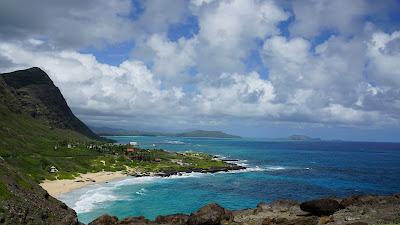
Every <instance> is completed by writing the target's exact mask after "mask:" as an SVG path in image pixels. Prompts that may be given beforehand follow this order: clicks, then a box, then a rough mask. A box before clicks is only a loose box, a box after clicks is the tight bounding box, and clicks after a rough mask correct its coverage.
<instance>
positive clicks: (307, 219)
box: [277, 216, 319, 225]
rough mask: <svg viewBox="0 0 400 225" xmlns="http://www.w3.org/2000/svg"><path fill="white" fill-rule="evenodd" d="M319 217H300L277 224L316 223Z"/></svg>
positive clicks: (302, 224) (309, 224)
mask: <svg viewBox="0 0 400 225" xmlns="http://www.w3.org/2000/svg"><path fill="white" fill-rule="evenodd" d="M318 224H319V218H318V217H316V216H307V217H301V218H297V219H294V220H288V221H285V222H282V223H277V225H318Z"/></svg>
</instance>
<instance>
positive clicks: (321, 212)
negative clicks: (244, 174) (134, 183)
mask: <svg viewBox="0 0 400 225" xmlns="http://www.w3.org/2000/svg"><path fill="white" fill-rule="evenodd" d="M0 103H1V104H0V116H1V120H0V139H1V141H0V224H13V225H14V224H50V225H56V224H61V225H78V224H81V223H80V222H79V221H78V219H77V215H76V212H75V211H73V210H72V209H71V208H69V207H68V206H67V205H66V204H64V203H62V202H60V201H59V200H57V199H56V198H54V197H53V196H55V197H56V196H57V195H59V194H61V193H64V192H68V191H70V190H72V189H75V188H80V187H83V186H85V185H89V184H92V183H97V182H107V181H110V180H113V179H117V178H123V177H126V176H135V177H140V176H161V177H166V176H171V175H176V176H180V175H182V174H184V173H192V172H199V173H215V172H227V171H231V170H243V169H245V167H243V166H240V165H236V164H234V161H227V160H225V161H224V160H221V159H219V158H218V157H215V156H213V155H209V154H204V153H199V152H186V153H179V152H168V151H165V150H163V149H144V148H140V146H137V145H136V143H133V142H132V143H129V144H126V145H121V144H116V143H113V142H111V141H110V140H107V139H105V138H102V137H100V136H98V135H96V134H95V133H93V132H92V131H91V130H90V129H89V128H88V127H87V126H86V125H85V124H84V123H83V122H81V121H80V120H79V119H78V118H77V117H75V115H74V114H73V113H72V111H71V110H70V109H69V107H68V105H67V103H66V101H65V100H64V98H63V96H62V94H61V92H60V90H59V89H58V88H57V87H56V86H55V85H54V84H53V82H52V80H51V79H50V78H49V77H48V75H47V74H46V73H45V72H44V71H42V70H41V69H40V68H36V67H34V68H30V69H27V70H20V71H15V72H12V73H6V74H1V75H0ZM198 133H199V132H197V134H198ZM297 139H299V137H296V140H297ZM39 184H40V185H41V186H39ZM42 187H43V188H44V189H43V188H42ZM46 190H47V191H46ZM398 223H400V195H393V196H373V195H366V196H349V197H348V198H334V197H332V198H325V199H317V200H313V201H306V202H303V203H298V202H294V201H291V200H280V201H275V202H272V203H268V204H267V203H260V204H259V205H258V206H257V207H256V208H253V209H245V210H236V211H230V210H228V209H225V208H223V207H221V206H219V205H218V204H209V205H206V206H204V207H203V208H201V209H199V210H198V211H196V212H193V213H192V214H190V215H185V214H174V215H167V216H159V217H157V218H156V219H155V220H154V221H150V220H148V219H146V218H144V217H128V218H125V219H122V220H120V219H118V218H116V217H113V216H110V215H104V216H101V217H99V218H97V219H95V220H94V221H93V222H91V223H89V224H91V225H117V224H120V225H122V224H125V225H129V224H130V225H134V224H136V225H139V224H175V225H178V224H179V225H186V224H188V225H214V224H215V225H218V224H238V225H239V224H244V225H247V224H249V225H250V224H259V225H261V224H263V225H267V224H353V225H355V224H358V225H361V224H398Z"/></svg>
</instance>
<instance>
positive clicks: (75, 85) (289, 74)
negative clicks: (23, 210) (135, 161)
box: [0, 0, 400, 128]
mask: <svg viewBox="0 0 400 225" xmlns="http://www.w3.org/2000/svg"><path fill="white" fill-rule="evenodd" d="M138 2H139V5H137V4H132V2H131V1H128V0H112V1H96V2H95V3H94V2H86V1H85V2H82V1H68V2H64V3H59V2H56V1H45V0H40V1H38V2H37V3H36V4H35V5H33V6H32V7H31V8H30V10H29V11H25V10H24V9H23V8H22V7H20V6H21V4H22V1H19V0H17V1H12V2H11V1H9V2H1V3H0V70H1V71H11V70H14V69H22V68H25V67H30V66H39V67H41V68H43V69H44V70H45V71H46V72H48V73H49V75H50V76H51V78H52V79H53V80H54V81H55V83H56V84H57V85H58V86H59V87H60V89H61V90H62V92H63V94H64V95H65V97H66V99H67V100H68V103H69V104H70V105H71V107H72V109H73V110H74V111H75V112H76V113H77V114H78V115H79V116H80V117H81V118H83V119H84V120H85V121H88V122H91V123H96V124H99V123H100V124H108V125H110V126H113V125H121V126H122V125H124V124H125V126H129V124H135V125H138V124H140V125H142V126H144V127H154V126H159V125H160V126H168V127H174V128H179V127H180V128H186V127H187V126H191V127H193V126H196V125H198V126H206V125H208V126H219V125H221V124H230V123H233V121H238V120H240V121H253V122H254V121H256V122H255V123H259V122H261V121H284V122H293V123H314V124H322V125H326V124H333V125H338V124H339V125H382V124H383V125H385V124H392V125H393V124H399V121H400V118H399V115H400V113H399V112H400V100H399V99H400V97H399V96H400V74H399V72H398V71H399V70H397V67H396V66H397V64H398V62H400V32H399V31H393V30H392V31H388V30H385V29H381V30H380V29H379V25H376V24H374V21H367V20H366V17H368V16H370V15H377V14H379V15H381V13H382V12H386V11H385V10H386V9H387V6H382V4H378V3H372V4H370V3H371V2H369V1H367V0H365V1H364V0H355V1H351V2H349V1H344V2H342V1H335V2H332V1H317V2H316V1H312V0H306V1H302V2H299V1H293V2H290V3H289V4H287V5H285V7H282V5H279V4H282V3H281V2H278V3H277V2H275V1H273V0H248V1H242V0H191V1H184V0H176V1H162V0H151V1H138ZM391 4H394V3H392V2H391V3H390V4H389V5H391ZM343 5H346V7H343ZM135 12H136V13H135ZM188 18H195V19H194V22H195V23H197V24H196V26H197V29H195V31H196V32H195V33H192V34H191V35H186V36H185V35H182V36H181V37H178V38H176V39H174V38H170V37H169V28H170V27H171V26H178V27H179V26H180V25H182V24H184V23H185V21H186V20H187V19H188ZM379 18H380V19H381V17H379ZM282 22H284V24H286V25H284V26H283V24H282ZM285 26H286V27H285ZM183 27H184V26H183ZM182 29H183V28H182ZM325 31H328V33H334V35H330V36H329V37H326V38H323V39H319V38H317V39H318V40H317V41H316V40H315V37H318V36H319V35H321V34H323V33H324V32H325ZM132 40H133V41H134V47H133V49H132V52H131V54H130V55H129V56H128V55H127V56H126V58H127V60H124V61H123V62H121V63H120V65H117V66H112V65H109V64H107V63H106V62H103V61H102V62H100V61H99V59H97V58H96V57H95V55H94V54H91V53H86V54H84V53H82V51H81V50H82V49H83V48H85V47H88V46H92V45H105V46H110V44H114V43H121V42H125V41H132ZM127 51H129V50H127ZM257 53H259V56H260V58H261V59H260V61H261V62H257V63H258V64H260V65H259V66H263V67H265V68H266V69H265V70H266V72H264V73H262V72H260V71H258V72H257V71H253V70H252V69H249V68H248V67H247V66H246V60H248V57H249V56H250V55H251V54H256V55H257ZM127 124H128V125H127ZM155 124H156V125H155Z"/></svg>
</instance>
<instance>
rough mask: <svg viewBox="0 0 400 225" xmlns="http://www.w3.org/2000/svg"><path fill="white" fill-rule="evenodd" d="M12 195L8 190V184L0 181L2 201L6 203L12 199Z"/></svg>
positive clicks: (0, 197) (0, 198)
mask: <svg viewBox="0 0 400 225" xmlns="http://www.w3.org/2000/svg"><path fill="white" fill-rule="evenodd" d="M10 195H11V193H10V191H9V190H8V188H7V186H6V184H4V183H3V182H1V181H0V200H1V201H4V200H6V199H8V198H9V197H10Z"/></svg>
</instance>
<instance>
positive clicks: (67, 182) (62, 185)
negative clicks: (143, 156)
mask: <svg viewBox="0 0 400 225" xmlns="http://www.w3.org/2000/svg"><path fill="white" fill-rule="evenodd" d="M246 169H247V168H246V167H244V166H241V165H239V164H237V163H227V166H225V167H218V168H207V169H201V168H191V169H186V170H171V171H163V172H158V173H154V172H140V171H137V170H135V169H130V170H129V171H117V172H106V171H102V172H96V173H85V174H80V175H79V176H78V177H76V178H74V179H62V180H44V181H42V182H41V183H40V184H39V185H40V186H41V187H42V188H43V189H44V190H46V191H47V192H48V193H49V195H51V196H53V197H55V198H57V197H58V196H60V195H62V194H66V193H68V192H71V191H74V190H76V189H79V188H83V187H86V186H89V185H93V184H101V183H105V182H109V181H113V180H117V179H121V178H128V177H170V176H174V175H176V176H183V175H184V174H190V173H218V172H231V171H241V170H246Z"/></svg>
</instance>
